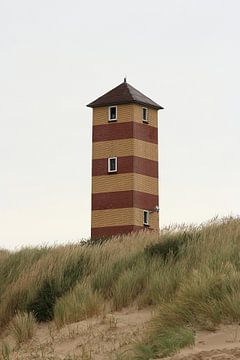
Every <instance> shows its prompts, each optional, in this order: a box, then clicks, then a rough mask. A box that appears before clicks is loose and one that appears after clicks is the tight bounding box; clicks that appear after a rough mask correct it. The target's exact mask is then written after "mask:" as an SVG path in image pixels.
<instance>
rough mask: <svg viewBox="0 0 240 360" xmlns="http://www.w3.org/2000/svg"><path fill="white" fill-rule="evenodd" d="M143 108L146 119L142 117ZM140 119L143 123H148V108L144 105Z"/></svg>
mask: <svg viewBox="0 0 240 360" xmlns="http://www.w3.org/2000/svg"><path fill="white" fill-rule="evenodd" d="M144 110H146V119H144V117H143V113H144ZM142 121H143V122H144V123H146V124H148V108H146V107H143V108H142Z"/></svg>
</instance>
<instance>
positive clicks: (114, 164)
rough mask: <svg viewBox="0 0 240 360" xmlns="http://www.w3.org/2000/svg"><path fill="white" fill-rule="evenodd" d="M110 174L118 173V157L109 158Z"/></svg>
mask: <svg viewBox="0 0 240 360" xmlns="http://www.w3.org/2000/svg"><path fill="white" fill-rule="evenodd" d="M108 172H109V173H112V172H117V158H116V157H111V158H108Z"/></svg>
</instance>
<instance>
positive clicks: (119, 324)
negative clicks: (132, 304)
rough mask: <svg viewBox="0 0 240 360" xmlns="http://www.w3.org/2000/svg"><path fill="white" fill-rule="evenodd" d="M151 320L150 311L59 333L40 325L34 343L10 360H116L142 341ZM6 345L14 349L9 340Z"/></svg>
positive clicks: (93, 321)
mask: <svg viewBox="0 0 240 360" xmlns="http://www.w3.org/2000/svg"><path fill="white" fill-rule="evenodd" d="M151 317H152V310H151V309H145V310H140V311H136V310H134V309H129V310H124V311H121V312H115V313H114V314H108V315H106V316H101V317H99V318H93V319H90V320H86V321H81V322H78V323H74V324H71V325H69V326H66V327H64V328H63V329H61V330H60V331H57V329H56V328H55V327H54V325H53V324H51V325H41V326H38V329H37V332H36V335H35V337H34V339H33V340H32V341H31V342H29V343H28V344H25V345H22V346H21V347H20V349H18V350H16V351H14V353H13V354H12V358H11V359H13V360H30V359H31V360H32V359H41V360H43V359H44V360H47V359H54V360H57V359H64V358H66V357H67V356H69V355H71V356H73V355H76V356H79V359H85V360H88V359H96V360H102V359H116V356H115V355H114V354H116V353H117V352H118V351H119V352H122V351H124V350H125V349H126V348H128V346H129V344H132V343H133V342H134V341H135V340H137V339H140V338H141V335H142V334H143V333H144V331H145V330H146V326H147V323H148V321H149V320H150V319H151ZM8 341H9V342H11V344H12V346H14V343H13V341H12V339H11V338H8ZM77 359H78V358H77Z"/></svg>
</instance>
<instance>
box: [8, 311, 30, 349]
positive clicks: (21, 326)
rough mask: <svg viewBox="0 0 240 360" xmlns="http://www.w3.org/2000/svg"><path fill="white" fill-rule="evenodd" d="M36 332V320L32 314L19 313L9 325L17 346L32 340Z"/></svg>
mask: <svg viewBox="0 0 240 360" xmlns="http://www.w3.org/2000/svg"><path fill="white" fill-rule="evenodd" d="M34 330H35V319H34V317H33V315H32V314H31V313H30V314H28V313H18V314H17V315H16V316H15V317H14V318H13V319H12V321H11V322H10V324H9V331H10V333H11V335H12V336H13V338H14V339H15V340H16V342H17V344H21V343H23V342H26V341H28V340H30V339H32V337H33V335H34Z"/></svg>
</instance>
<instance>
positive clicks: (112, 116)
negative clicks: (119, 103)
mask: <svg viewBox="0 0 240 360" xmlns="http://www.w3.org/2000/svg"><path fill="white" fill-rule="evenodd" d="M116 120H117V107H116V106H109V108H108V121H116Z"/></svg>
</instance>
